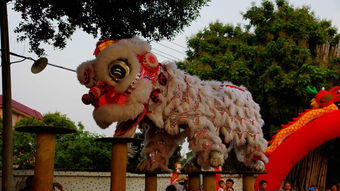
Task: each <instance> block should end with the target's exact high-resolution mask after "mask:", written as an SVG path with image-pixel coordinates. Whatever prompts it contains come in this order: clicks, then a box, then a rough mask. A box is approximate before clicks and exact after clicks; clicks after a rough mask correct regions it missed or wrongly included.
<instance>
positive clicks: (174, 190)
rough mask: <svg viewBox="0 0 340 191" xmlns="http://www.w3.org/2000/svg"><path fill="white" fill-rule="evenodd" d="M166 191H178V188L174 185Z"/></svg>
mask: <svg viewBox="0 0 340 191" xmlns="http://www.w3.org/2000/svg"><path fill="white" fill-rule="evenodd" d="M165 191H177V189H176V187H175V186H174V185H172V184H170V185H169V186H167V187H166V188H165Z"/></svg>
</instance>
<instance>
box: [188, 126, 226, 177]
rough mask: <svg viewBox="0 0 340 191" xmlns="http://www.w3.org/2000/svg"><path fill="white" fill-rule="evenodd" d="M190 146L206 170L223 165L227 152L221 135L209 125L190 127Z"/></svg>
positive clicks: (198, 161)
mask: <svg viewBox="0 0 340 191" xmlns="http://www.w3.org/2000/svg"><path fill="white" fill-rule="evenodd" d="M189 148H190V149H191V150H192V151H193V152H194V153H195V154H196V157H197V163H198V165H200V166H201V167H202V168H203V169H204V170H209V169H210V168H211V167H218V166H222V165H223V163H224V156H225V155H226V153H227V151H226V148H225V145H224V144H223V143H222V141H221V139H220V137H219V136H218V135H217V134H215V133H214V131H212V130H211V129H210V128H209V127H204V128H199V126H195V127H194V128H190V131H189Z"/></svg>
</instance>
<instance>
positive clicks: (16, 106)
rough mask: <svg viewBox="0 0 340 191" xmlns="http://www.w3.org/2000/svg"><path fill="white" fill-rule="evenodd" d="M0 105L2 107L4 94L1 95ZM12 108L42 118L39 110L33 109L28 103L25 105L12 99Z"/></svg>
mask: <svg viewBox="0 0 340 191" xmlns="http://www.w3.org/2000/svg"><path fill="white" fill-rule="evenodd" d="M0 107H1V108H2V95H0ZM12 108H13V109H16V110H18V111H20V112H22V113H25V114H27V115H30V116H32V117H36V118H37V119H42V115H41V113H40V112H39V111H37V110H34V109H31V108H29V107H27V106H26V105H23V104H21V103H19V102H17V101H15V100H13V99H12Z"/></svg>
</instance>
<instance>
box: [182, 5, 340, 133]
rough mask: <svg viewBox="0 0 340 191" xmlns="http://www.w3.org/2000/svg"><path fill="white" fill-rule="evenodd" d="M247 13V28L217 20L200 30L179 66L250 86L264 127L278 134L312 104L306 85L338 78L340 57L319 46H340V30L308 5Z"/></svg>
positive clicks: (257, 8)
mask: <svg viewBox="0 0 340 191" xmlns="http://www.w3.org/2000/svg"><path fill="white" fill-rule="evenodd" d="M243 17H244V19H247V20H248V21H249V24H248V25H246V26H245V27H244V28H243V27H241V26H239V25H238V26H232V25H224V24H222V23H220V22H215V23H212V24H210V25H209V27H208V28H205V29H204V30H203V31H200V32H199V33H197V34H196V35H195V36H194V37H192V38H191V39H189V41H188V47H189V50H188V51H187V59H186V60H185V61H184V62H181V63H179V64H178V65H179V67H180V68H183V69H184V70H186V71H187V72H189V73H191V74H194V75H197V76H199V77H201V78H203V79H206V80H219V81H231V82H233V83H235V84H236V85H244V86H246V87H247V88H248V89H249V90H250V91H251V92H252V94H253V97H254V99H255V100H256V101H257V102H258V103H259V104H260V106H261V114H262V116H263V118H264V120H265V122H266V126H265V132H268V131H270V130H271V133H274V132H275V130H276V129H277V128H278V127H280V125H281V124H283V123H286V122H287V121H288V120H290V119H291V118H292V117H294V116H296V115H297V113H298V112H301V111H302V109H303V108H308V107H309V106H308V104H309V100H310V99H311V97H310V96H309V95H307V93H306V92H305V91H304V90H305V87H306V86H307V85H313V86H316V87H318V88H321V87H326V88H327V87H329V86H331V85H332V84H337V83H339V79H340V78H339V74H340V62H339V59H338V58H334V55H331V54H329V57H328V58H327V59H326V60H322V59H320V57H321V56H320V55H318V54H317V53H318V51H317V48H318V46H321V45H322V44H329V49H334V48H335V47H338V48H339V45H338V43H339V38H340V35H339V34H337V30H336V28H334V27H333V26H332V25H331V23H330V22H329V21H325V20H319V19H317V18H316V17H315V15H314V14H313V13H312V12H311V11H310V9H309V8H308V7H302V8H294V7H292V6H291V5H290V4H289V3H288V2H287V1H285V0H277V1H276V4H274V3H272V2H270V1H263V2H262V4H261V5H260V6H256V5H252V6H251V7H250V8H249V9H248V10H247V11H246V12H245V13H244V14H243ZM267 138H269V136H268V134H267Z"/></svg>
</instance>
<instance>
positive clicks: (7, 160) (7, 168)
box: [0, 0, 14, 191]
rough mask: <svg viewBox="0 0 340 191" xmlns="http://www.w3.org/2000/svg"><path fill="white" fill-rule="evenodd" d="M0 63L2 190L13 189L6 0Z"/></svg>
mask: <svg viewBox="0 0 340 191" xmlns="http://www.w3.org/2000/svg"><path fill="white" fill-rule="evenodd" d="M0 6H1V12H0V15H1V21H0V22H1V26H0V27H1V61H2V62H1V65H2V67H1V68H2V94H3V100H2V104H3V110H2V112H3V115H2V117H3V122H2V123H3V129H2V141H3V149H2V166H3V167H2V190H3V191H14V182H13V129H12V93H11V91H12V90H11V63H10V57H9V52H10V51H9V38H8V19H7V0H1V5H0Z"/></svg>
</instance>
